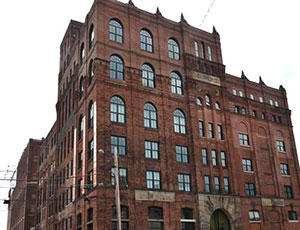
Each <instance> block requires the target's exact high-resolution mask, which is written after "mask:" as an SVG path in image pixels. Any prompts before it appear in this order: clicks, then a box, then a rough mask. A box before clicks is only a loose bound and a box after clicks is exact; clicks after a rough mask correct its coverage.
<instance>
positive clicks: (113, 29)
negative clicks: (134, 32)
mask: <svg viewBox="0 0 300 230" xmlns="http://www.w3.org/2000/svg"><path fill="white" fill-rule="evenodd" d="M109 40H111V41H115V42H118V43H123V26H122V25H121V23H120V22H118V21H117V20H115V19H111V20H110V21H109Z"/></svg>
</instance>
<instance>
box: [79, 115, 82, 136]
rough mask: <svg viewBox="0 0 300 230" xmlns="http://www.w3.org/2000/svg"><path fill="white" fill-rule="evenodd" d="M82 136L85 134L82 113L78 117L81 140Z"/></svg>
mask: <svg viewBox="0 0 300 230" xmlns="http://www.w3.org/2000/svg"><path fill="white" fill-rule="evenodd" d="M82 136H83V117H82V115H80V116H79V119H78V139H79V140H81V139H82Z"/></svg>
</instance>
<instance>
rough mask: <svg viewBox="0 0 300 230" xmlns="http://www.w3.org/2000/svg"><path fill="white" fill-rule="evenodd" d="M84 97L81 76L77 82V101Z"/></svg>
mask: <svg viewBox="0 0 300 230" xmlns="http://www.w3.org/2000/svg"><path fill="white" fill-rule="evenodd" d="M83 96H84V86H83V77H82V76H81V78H80V81H79V99H81V98H82V97H83Z"/></svg>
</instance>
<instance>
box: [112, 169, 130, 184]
mask: <svg viewBox="0 0 300 230" xmlns="http://www.w3.org/2000/svg"><path fill="white" fill-rule="evenodd" d="M111 184H112V185H115V184H116V168H111ZM119 185H120V188H128V176H127V169H126V168H119Z"/></svg>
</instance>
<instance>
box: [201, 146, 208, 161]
mask: <svg viewBox="0 0 300 230" xmlns="http://www.w3.org/2000/svg"><path fill="white" fill-rule="evenodd" d="M201 152H202V164H203V165H208V159H207V150H206V149H204V148H202V149H201Z"/></svg>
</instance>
